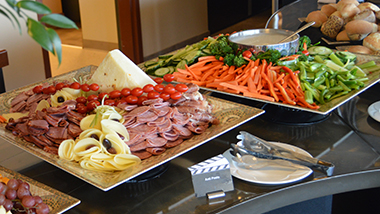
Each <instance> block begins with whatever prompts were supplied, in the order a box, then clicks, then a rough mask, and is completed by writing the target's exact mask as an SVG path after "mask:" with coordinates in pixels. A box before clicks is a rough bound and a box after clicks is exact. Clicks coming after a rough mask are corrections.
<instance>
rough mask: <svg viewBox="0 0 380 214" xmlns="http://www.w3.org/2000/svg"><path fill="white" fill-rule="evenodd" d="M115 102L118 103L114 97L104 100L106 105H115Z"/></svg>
mask: <svg viewBox="0 0 380 214" xmlns="http://www.w3.org/2000/svg"><path fill="white" fill-rule="evenodd" d="M115 104H116V101H115V100H113V99H108V100H104V105H107V106H114V105H115Z"/></svg>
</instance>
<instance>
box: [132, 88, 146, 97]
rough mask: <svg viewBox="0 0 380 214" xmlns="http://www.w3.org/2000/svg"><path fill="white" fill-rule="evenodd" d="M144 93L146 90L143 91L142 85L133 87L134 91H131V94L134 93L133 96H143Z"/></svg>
mask: <svg viewBox="0 0 380 214" xmlns="http://www.w3.org/2000/svg"><path fill="white" fill-rule="evenodd" d="M143 93H144V91H143V90H142V88H140V87H137V88H134V89H132V91H131V94H132V95H133V96H136V97H139V96H141V95H142V94H143Z"/></svg>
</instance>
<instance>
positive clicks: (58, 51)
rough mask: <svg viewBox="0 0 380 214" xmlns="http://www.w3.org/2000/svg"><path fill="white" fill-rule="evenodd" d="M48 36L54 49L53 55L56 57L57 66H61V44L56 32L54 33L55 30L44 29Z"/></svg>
mask: <svg viewBox="0 0 380 214" xmlns="http://www.w3.org/2000/svg"><path fill="white" fill-rule="evenodd" d="M46 30H47V32H48V34H49V37H50V40H51V41H52V42H53V46H54V49H55V54H54V52H53V54H54V55H56V56H57V58H58V66H59V65H61V62H62V43H61V39H60V38H59V36H58V34H57V32H55V30H53V29H51V28H47V29H46Z"/></svg>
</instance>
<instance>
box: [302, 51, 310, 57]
mask: <svg viewBox="0 0 380 214" xmlns="http://www.w3.org/2000/svg"><path fill="white" fill-rule="evenodd" d="M302 53H303V54H305V55H306V56H309V54H310V53H309V51H307V50H303V51H302Z"/></svg>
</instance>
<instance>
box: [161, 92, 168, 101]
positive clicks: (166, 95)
mask: <svg viewBox="0 0 380 214" xmlns="http://www.w3.org/2000/svg"><path fill="white" fill-rule="evenodd" d="M160 98H162V99H163V100H164V101H168V100H169V99H170V94H167V93H161V94H160Z"/></svg>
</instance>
